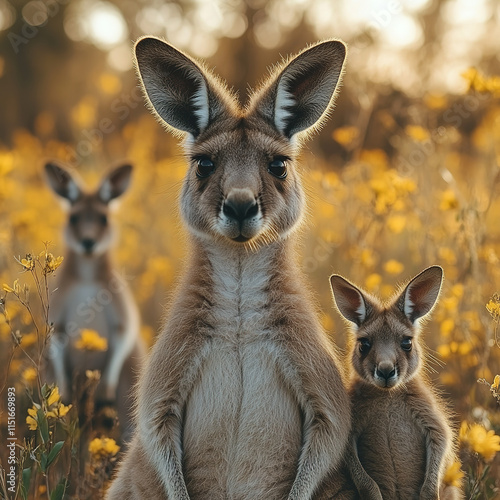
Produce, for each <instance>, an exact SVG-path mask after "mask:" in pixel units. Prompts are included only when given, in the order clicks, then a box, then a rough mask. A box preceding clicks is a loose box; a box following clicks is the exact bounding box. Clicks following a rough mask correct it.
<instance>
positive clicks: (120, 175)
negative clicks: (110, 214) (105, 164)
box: [98, 164, 132, 203]
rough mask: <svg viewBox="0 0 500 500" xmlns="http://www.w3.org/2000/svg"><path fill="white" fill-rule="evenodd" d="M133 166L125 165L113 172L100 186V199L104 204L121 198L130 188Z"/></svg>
mask: <svg viewBox="0 0 500 500" xmlns="http://www.w3.org/2000/svg"><path fill="white" fill-rule="evenodd" d="M131 176H132V165H129V164H125V165H120V166H119V167H116V168H114V169H113V170H111V171H110V172H109V173H108V174H107V175H106V176H105V177H104V179H103V180H102V182H101V185H100V186H99V190H98V192H99V197H100V198H101V200H102V201H103V202H104V203H109V202H110V201H111V200H114V199H115V198H118V197H119V196H121V195H122V194H123V193H124V192H125V191H126V190H127V189H128V187H129V186H130V179H131Z"/></svg>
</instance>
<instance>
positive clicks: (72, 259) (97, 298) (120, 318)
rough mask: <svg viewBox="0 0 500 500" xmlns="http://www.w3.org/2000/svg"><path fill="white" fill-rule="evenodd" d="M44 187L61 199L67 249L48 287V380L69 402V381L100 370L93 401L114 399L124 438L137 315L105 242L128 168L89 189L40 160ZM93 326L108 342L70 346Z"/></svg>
mask: <svg viewBox="0 0 500 500" xmlns="http://www.w3.org/2000/svg"><path fill="white" fill-rule="evenodd" d="M45 172H46V176H47V180H48V183H49V185H50V186H51V188H52V189H53V190H54V192H55V193H57V194H58V195H59V196H61V197H62V198H63V199H65V200H66V201H67V202H69V203H68V204H67V207H68V222H67V225H66V228H65V231H64V236H65V241H66V246H67V251H66V255H65V258H64V262H63V264H62V266H61V269H60V272H59V277H58V281H57V285H56V287H57V288H56V290H55V291H54V292H53V296H52V301H51V309H50V318H49V319H50V321H51V322H52V323H53V325H54V335H53V337H52V338H51V341H50V349H49V353H50V356H49V363H48V374H47V375H48V378H49V380H53V381H55V382H57V385H58V387H59V390H60V393H61V395H62V398H63V400H66V401H70V400H71V399H72V398H73V396H74V394H73V386H74V382H75V381H76V380H77V379H79V378H81V377H84V376H85V371H86V370H99V371H100V372H101V381H100V383H99V386H98V388H97V393H96V399H97V400H98V401H97V402H106V403H115V402H116V407H117V410H118V417H119V421H120V425H121V428H122V433H123V434H122V435H123V437H124V438H125V439H126V438H127V437H128V436H129V434H130V433H131V418H130V415H129V413H130V408H131V402H132V400H131V386H132V384H133V382H134V377H135V372H136V371H137V370H138V367H139V364H140V361H141V357H142V354H143V349H144V348H143V344H142V341H141V339H140V337H139V331H140V325H139V314H138V311H137V307H136V304H135V302H134V299H133V297H132V294H131V292H130V290H129V288H128V286H127V284H126V283H125V281H124V280H123V279H122V278H121V277H120V275H119V274H118V273H117V271H116V270H114V269H113V264H112V258H111V255H110V252H109V250H110V247H111V245H112V241H113V226H112V224H111V222H110V221H109V217H108V216H109V211H110V210H109V205H110V202H111V201H113V200H114V199H116V198H118V197H119V196H121V195H122V194H123V193H124V192H125V190H126V189H127V188H128V186H129V184H130V177H131V172H132V167H131V166H130V165H123V166H120V167H117V168H115V169H113V170H112V171H111V172H109V173H108V174H107V175H106V176H105V177H104V178H103V180H102V181H101V184H100V186H99V187H98V189H97V190H95V191H93V192H87V191H85V190H84V189H83V187H82V184H81V182H80V181H79V179H78V178H77V176H76V175H74V174H72V173H71V172H70V171H69V170H68V169H66V168H64V167H62V166H60V165H56V164H54V163H47V164H46V165H45ZM87 328H88V329H93V330H96V331H97V332H98V333H99V335H100V336H101V337H105V338H106V339H107V341H108V349H107V351H105V352H102V351H92V352H89V351H86V352H82V351H81V350H78V349H76V347H75V341H76V340H77V339H78V338H79V334H80V331H81V330H82V329H87Z"/></svg>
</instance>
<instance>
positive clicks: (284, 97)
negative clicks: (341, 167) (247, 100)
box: [252, 40, 346, 138]
mask: <svg viewBox="0 0 500 500" xmlns="http://www.w3.org/2000/svg"><path fill="white" fill-rule="evenodd" d="M345 56H346V46H345V45H344V43H342V42H341V41H338V40H331V41H327V42H322V43H319V44H317V45H315V46H313V47H311V48H309V49H306V50H305V51H304V52H302V53H301V54H299V55H298V56H296V57H295V58H294V59H292V60H291V61H290V62H289V63H288V64H287V65H286V66H285V67H284V68H283V69H282V70H281V71H279V72H278V74H277V75H276V76H275V77H274V78H271V82H272V83H271V84H270V85H269V84H268V85H266V86H265V87H264V89H263V90H262V91H261V92H260V93H259V94H258V95H256V97H255V102H254V103H253V106H252V107H254V108H255V109H256V110H257V112H260V113H261V114H263V115H264V116H265V117H266V118H267V119H268V120H270V121H271V122H272V123H273V124H274V126H275V127H276V129H277V130H278V131H279V132H280V133H281V134H283V135H284V136H285V137H288V138H291V137H292V136H294V135H295V134H297V133H298V132H302V131H304V130H307V129H309V128H311V127H313V126H315V125H317V126H319V125H320V124H321V122H322V121H323V118H325V117H326V115H327V114H328V110H329V109H330V108H331V106H332V103H333V100H334V96H335V91H336V89H337V85H338V82H339V80H340V77H341V74H342V68H343V65H344V60H345Z"/></svg>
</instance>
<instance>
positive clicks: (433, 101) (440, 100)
mask: <svg viewBox="0 0 500 500" xmlns="http://www.w3.org/2000/svg"><path fill="white" fill-rule="evenodd" d="M424 102H425V105H426V106H427V107H428V108H429V109H444V108H446V106H447V105H448V99H447V98H446V96H444V95H442V94H427V95H426V96H425V97H424Z"/></svg>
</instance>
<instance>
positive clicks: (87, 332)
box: [75, 328, 108, 351]
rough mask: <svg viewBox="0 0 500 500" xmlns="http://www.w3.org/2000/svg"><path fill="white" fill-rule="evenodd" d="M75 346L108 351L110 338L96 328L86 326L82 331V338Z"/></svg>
mask: <svg viewBox="0 0 500 500" xmlns="http://www.w3.org/2000/svg"><path fill="white" fill-rule="evenodd" d="M75 347H76V348H77V349H81V350H86V351H107V350H108V340H107V339H105V338H104V337H101V336H100V335H99V333H97V332H96V331H95V330H91V329H89V328H84V329H83V330H81V332H80V338H79V339H78V340H77V341H76V342H75Z"/></svg>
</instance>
